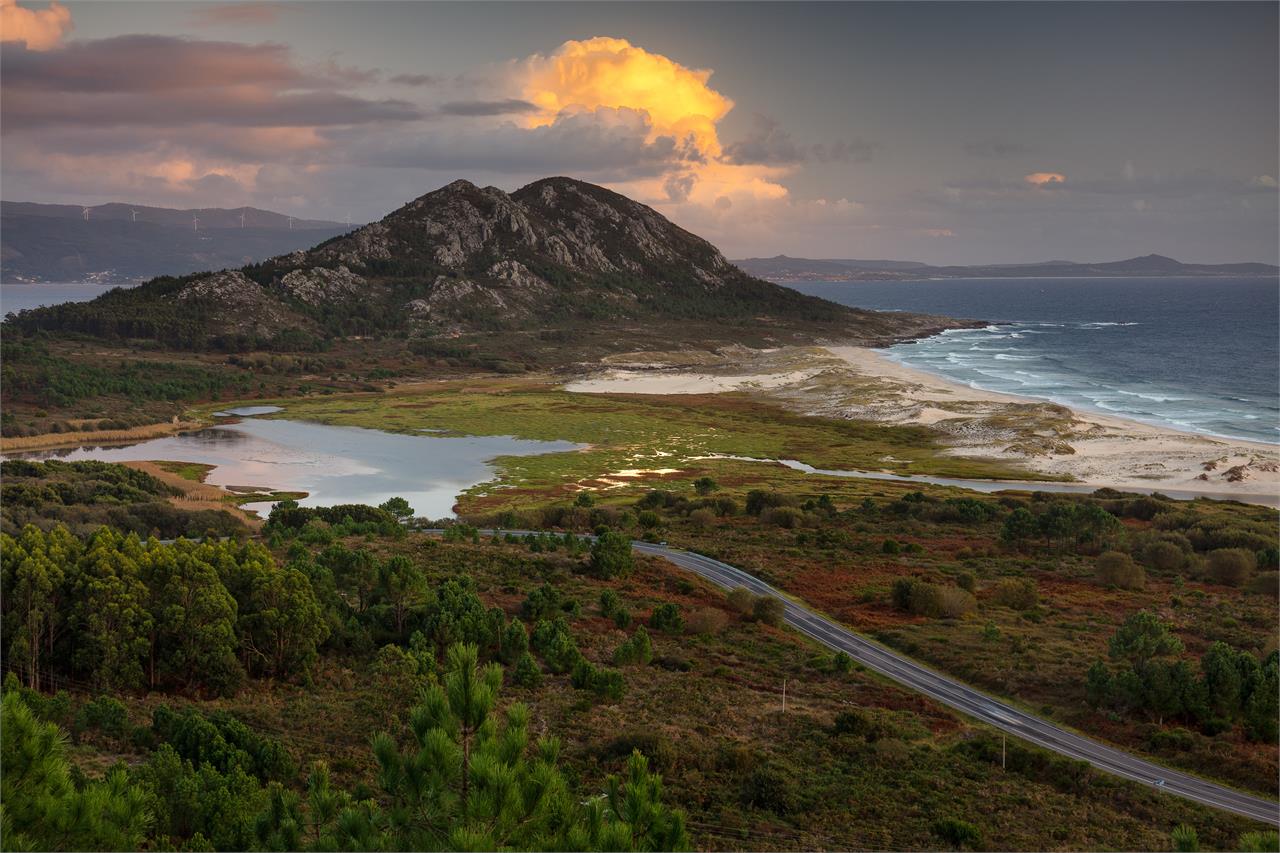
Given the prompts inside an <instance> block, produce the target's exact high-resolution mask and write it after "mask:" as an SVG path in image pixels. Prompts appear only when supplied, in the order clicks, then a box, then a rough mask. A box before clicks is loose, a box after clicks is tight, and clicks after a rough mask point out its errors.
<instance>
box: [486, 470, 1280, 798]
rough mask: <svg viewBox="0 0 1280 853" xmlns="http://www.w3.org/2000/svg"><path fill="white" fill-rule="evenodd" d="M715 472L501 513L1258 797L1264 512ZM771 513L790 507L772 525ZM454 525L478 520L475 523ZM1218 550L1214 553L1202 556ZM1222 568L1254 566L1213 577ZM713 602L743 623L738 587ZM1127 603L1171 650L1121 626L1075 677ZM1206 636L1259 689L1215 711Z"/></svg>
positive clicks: (1264, 643) (1271, 537) (1269, 579)
mask: <svg viewBox="0 0 1280 853" xmlns="http://www.w3.org/2000/svg"><path fill="white" fill-rule="evenodd" d="M736 470H737V471H741V470H742V469H736ZM718 482H720V483H721V484H722V485H721V489H720V490H719V491H717V492H716V493H714V494H713V495H705V496H704V495H699V494H698V493H697V489H696V488H694V487H693V485H692V482H690V483H689V484H687V485H685V486H684V487H683V488H681V487H680V484H679V482H677V481H667V482H664V483H663V485H664V488H662V489H651V490H650V491H648V492H639V493H638V492H637V491H635V490H628V491H626V492H624V491H622V490H617V491H616V492H615V491H612V490H611V491H607V492H603V493H602V494H603V495H607V496H608V498H607V499H606V500H604V501H598V502H597V504H596V505H595V506H594V507H592V508H591V509H590V510H588V511H585V512H582V513H578V512H577V511H576V510H572V509H566V508H565V504H564V503H563V500H564V499H559V500H557V496H558V493H557V492H556V491H555V490H554V489H548V490H546V491H544V492H542V493H538V494H537V496H536V497H535V495H534V494H533V493H531V494H530V495H529V496H528V498H527V500H528V501H529V502H530V503H531V504H533V503H534V501H535V500H542V501H544V503H543V505H542V506H541V507H540V508H536V509H534V508H530V509H526V510H524V511H522V512H520V513H509V514H508V518H507V519H506V521H505V522H504V523H511V524H516V523H518V524H519V525H521V526H532V527H540V526H560V527H564V528H569V529H578V530H590V529H592V528H593V527H594V526H596V525H600V524H605V525H613V526H617V527H621V528H622V529H624V530H626V531H628V532H629V533H630V535H631V536H633V537H647V538H650V539H657V538H662V539H666V540H669V541H671V542H672V544H673V545H676V546H679V547H686V548H691V549H694V550H698V551H701V552H703V553H707V554H708V555H710V556H714V557H717V558H719V559H723V560H725V561H727V562H729V563H732V564H734V565H737V566H741V567H743V568H745V569H747V570H748V571H751V572H753V573H754V574H756V575H757V576H759V577H761V578H763V579H765V580H767V581H769V582H770V583H772V584H774V585H775V586H779V587H781V588H782V589H784V590H786V591H787V592H790V593H792V594H794V595H796V596H797V597H799V598H801V599H803V600H805V601H806V602H808V603H810V604H812V605H814V606H817V607H818V608H820V609H822V610H824V611H825V612H827V613H828V614H830V615H833V616H835V617H837V618H840V619H842V620H843V621H845V622H846V623H847V624H850V625H852V626H856V627H858V628H860V629H862V630H864V631H866V632H868V633H870V634H872V635H873V636H874V637H875V638H877V639H879V640H880V641H882V642H884V643H887V644H889V645H891V646H894V647H896V648H898V649H900V650H902V651H905V652H907V653H908V654H911V655H914V656H917V657H920V658H923V659H924V660H926V661H928V662H929V663H931V664H932V665H934V666H938V667H939V668H941V669H943V670H946V671H949V672H951V673H953V674H954V675H956V676H958V677H959V678H961V679H963V680H966V681H968V682H970V683H974V684H976V685H978V686H980V687H982V688H984V689H987V690H989V691H991V692H993V693H995V694H998V695H1003V696H1006V697H1008V698H1009V699H1011V700H1013V701H1015V702H1019V703H1021V704H1023V705H1024V706H1026V707H1028V708H1029V709H1031V710H1034V711H1035V712H1037V713H1044V714H1048V715H1050V716H1052V717H1053V718H1054V719H1055V720H1057V721H1060V722H1064V723H1066V724H1068V725H1072V726H1075V727H1076V728H1079V729H1082V730H1084V731H1087V732H1089V733H1091V734H1094V735H1096V736H1099V737H1102V738H1104V739H1108V740H1112V741H1114V742H1117V743H1118V744H1119V745H1121V746H1124V747H1126V748H1128V749H1131V750H1135V751H1138V752H1145V753H1148V754H1150V755H1152V756H1153V757H1154V758H1156V759H1157V760H1159V761H1164V762H1167V763H1171V764H1174V765H1176V766H1181V767H1185V768H1187V769H1190V770H1193V771H1195V772H1200V773H1203V774H1205V775H1208V776H1211V777H1216V778H1220V779H1226V780H1229V781H1231V782H1234V783H1236V784H1238V785H1242V786H1245V787H1251V788H1254V789H1257V790H1261V791H1268V792H1269V791H1274V790H1275V787H1274V786H1275V776H1276V772H1275V771H1276V766H1277V765H1276V752H1275V748H1274V746H1275V743H1276V740H1275V736H1274V735H1272V734H1271V731H1272V727H1271V726H1270V725H1269V724H1268V721H1269V720H1273V719H1275V718H1276V717H1277V716H1280V714H1278V713H1277V712H1276V711H1275V710H1274V709H1273V708H1272V707H1270V706H1269V705H1268V704H1267V703H1266V701H1265V700H1266V699H1267V698H1269V697H1270V695H1271V692H1272V691H1270V683H1271V682H1270V681H1268V680H1267V679H1270V678H1271V675H1270V674H1269V673H1270V672H1271V671H1272V669H1271V668H1272V666H1273V664H1272V663H1270V661H1272V660H1273V658H1274V655H1273V652H1275V650H1276V648H1277V645H1280V642H1278V640H1280V638H1277V636H1276V632H1275V630H1274V626H1275V624H1276V619H1277V611H1276V595H1275V587H1276V581H1275V575H1274V574H1273V573H1272V572H1271V570H1270V569H1269V568H1268V569H1266V570H1262V567H1270V566H1271V565H1272V562H1271V561H1272V560H1273V557H1272V555H1271V549H1273V548H1274V547H1275V542H1276V530H1275V527H1274V511H1272V510H1269V509H1265V508H1262V507H1248V506H1241V505H1232V504H1224V503H1218V502H1212V501H1197V502H1175V501H1170V500H1168V499H1165V498H1161V497H1159V496H1155V497H1137V496H1131V495H1123V494H1121V493H1118V492H1114V491H1110V490H1101V491H1099V492H1097V493H1095V494H1094V495H1090V496H1059V495H1049V494H1042V493H1032V494H1026V493H1022V494H1017V493H1008V494H1005V495H1003V496H999V497H972V496H966V497H956V496H955V495H956V492H954V491H953V490H947V489H935V488H930V489H927V490H919V489H916V488H914V487H912V486H909V485H906V484H895V483H884V482H869V481H862V482H859V481H856V480H852V481H851V480H843V479H841V480H827V479H821V478H810V479H807V480H804V479H798V478H791V477H789V476H787V475H786V474H779V475H777V476H775V477H773V478H771V479H770V480H769V481H768V482H769V485H770V487H769V488H760V487H759V486H758V485H757V481H756V480H754V478H753V477H751V476H748V475H746V474H745V473H743V474H741V475H739V476H734V477H725V476H724V475H723V474H721V475H720V478H719V480H718ZM778 510H786V511H788V513H787V520H786V522H785V524H779V517H778V516H776V512H777V511H778ZM646 513H647V514H648V515H647V516H646V515H645V514H646ZM472 518H473V520H476V521H478V522H479V523H482V524H487V523H489V522H490V521H491V520H492V518H493V516H488V515H475V516H473V517H472ZM890 545H891V546H892V547H889V546H890ZM1223 549H1230V550H1232V554H1231V555H1230V556H1229V557H1226V558H1224V557H1222V556H1217V557H1215V554H1216V553H1217V552H1219V551H1221V550H1223ZM1241 553H1247V554H1248V555H1249V556H1250V557H1252V562H1251V563H1250V561H1249V560H1248V559H1246V558H1244V557H1242V556H1241ZM1224 559H1225V560H1228V561H1230V562H1232V563H1238V562H1245V563H1246V564H1247V565H1256V566H1258V567H1259V569H1258V570H1256V571H1255V573H1254V575H1253V577H1251V578H1250V579H1249V580H1248V581H1246V582H1245V583H1244V584H1243V585H1241V586H1234V585H1230V584H1227V583H1224V582H1223V581H1224V580H1227V579H1226V578H1224V577H1223V576H1222V574H1221V571H1220V564H1221V563H1222V561H1223V560H1224ZM1230 580H1232V581H1233V582H1235V581H1238V580H1239V578H1231V579H1230ZM725 604H726V605H727V609H728V610H730V611H732V612H734V613H737V614H741V615H742V616H743V617H747V618H753V617H755V616H756V613H755V608H756V607H757V601H756V599H755V597H754V596H752V595H751V594H750V593H749V592H748V591H746V590H735V591H733V592H731V593H730V594H729V596H728V597H727V599H726V601H725ZM759 606H761V607H769V606H776V605H768V604H765V603H760V604H759ZM1144 610H1146V611H1151V612H1154V613H1158V614H1159V619H1160V620H1161V621H1162V622H1164V623H1167V625H1168V626H1169V630H1170V633H1171V636H1174V637H1175V638H1177V639H1178V640H1179V643H1180V645H1179V646H1178V647H1176V648H1175V649H1173V650H1161V651H1159V654H1156V655H1154V656H1153V658H1154V659H1153V660H1152V661H1151V662H1150V663H1149V664H1148V663H1146V660H1147V659H1146V658H1143V657H1142V654H1141V652H1140V649H1141V640H1142V637H1141V632H1138V633H1137V635H1135V637H1134V638H1133V639H1132V641H1131V643H1129V644H1128V645H1132V648H1133V649H1134V651H1133V652H1131V653H1130V652H1126V653H1122V654H1121V657H1119V658H1116V659H1115V660H1114V661H1113V662H1106V663H1102V664H1099V665H1097V666H1095V667H1093V669H1092V670H1091V668H1090V667H1091V665H1092V664H1093V663H1094V661H1095V660H1097V659H1098V658H1107V657H1108V656H1109V649H1108V639H1109V638H1110V637H1111V636H1112V635H1114V634H1116V633H1117V632H1121V633H1123V632H1122V631H1121V629H1122V626H1124V625H1125V621H1126V619H1128V618H1129V617H1131V616H1134V614H1138V613H1141V612H1142V611H1144ZM759 615H760V616H762V617H764V618H756V619H755V621H757V622H762V623H764V624H769V622H770V621H773V620H776V621H778V622H780V619H781V612H780V611H779V612H778V614H777V615H776V616H775V617H769V616H768V615H766V614H763V613H762V614H759ZM696 616H697V614H696V613H694V612H686V613H683V614H682V620H683V623H684V626H685V627H686V628H688V629H689V630H690V632H691V634H692V635H695V636H696V635H701V634H702V633H703V632H704V631H709V632H714V631H715V630H717V629H716V627H715V626H714V624H710V625H709V626H707V627H704V626H703V625H702V624H701V623H700V622H699V620H698V619H696ZM1135 618H1137V617H1135ZM695 623H698V624H697V630H694V627H693V626H694V624H695ZM1126 630H1128V629H1126ZM1215 642H1221V643H1224V644H1226V647H1227V648H1229V649H1231V650H1232V654H1233V655H1241V656H1244V657H1247V658H1248V661H1251V662H1252V663H1248V661H1245V660H1244V658H1237V657H1233V658H1232V659H1233V660H1235V661H1237V668H1238V669H1239V671H1240V672H1241V673H1242V675H1241V678H1242V680H1243V683H1247V684H1250V685H1255V686H1256V685H1262V686H1263V687H1264V688H1265V689H1263V690H1261V691H1256V690H1252V689H1250V690H1248V691H1245V692H1243V693H1241V694H1239V695H1238V696H1237V701H1236V704H1234V705H1232V706H1230V707H1229V708H1228V707H1225V706H1224V707H1223V708H1221V709H1219V710H1216V711H1215V710H1213V709H1212V708H1209V709H1207V710H1205V709H1204V706H1203V703H1199V702H1197V700H1196V697H1197V696H1198V695H1199V694H1200V693H1201V692H1202V691H1203V684H1202V682H1203V680H1204V677H1203V676H1202V675H1201V671H1200V663H1199V662H1200V661H1201V659H1202V658H1204V656H1205V654H1206V653H1207V651H1208V650H1209V648H1210V647H1211V646H1213V644H1214V643H1215ZM1122 645H1126V644H1125V643H1122ZM1132 655H1138V657H1136V658H1135V657H1132ZM1212 659H1213V657H1210V660H1212ZM1104 676H1105V678H1104ZM1251 709H1252V710H1251Z"/></svg>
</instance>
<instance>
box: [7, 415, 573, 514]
mask: <svg viewBox="0 0 1280 853" xmlns="http://www.w3.org/2000/svg"><path fill="white" fill-rule="evenodd" d="M579 447H580V445H577V444H573V443H572V442H567V441H526V440H522V439H516V438H511V437H509V436H464V437H441V436H429V435H397V434H395V433H388V432H380V431H378V430H372V429H361V428H359V427H335V426H325V425H323V424H312V423H303V422H300V421H288V420H267V421H263V420H245V421H242V422H240V423H236V424H226V425H223V426H216V427H210V428H208V429H202V430H199V431H196V432H189V433H181V434H179V435H173V436H166V437H164V438H157V439H152V440H150V441H144V442H139V443H137V444H130V445H115V446H89V445H86V446H82V447H76V448H63V449H59V450H45V451H38V452H28V453H13V454H7V455H6V456H5V458H26V459H66V460H69V461H73V460H77V459H98V460H102V461H104V462H127V461H137V460H157V461H175V462H199V463H202V464H206V465H214V466H216V467H215V468H214V469H213V471H211V472H210V474H209V477H208V479H207V482H209V483H211V484H213V485H216V486H253V487H260V488H264V489H274V490H278V491H299V492H307V493H308V497H307V498H305V499H303V500H302V501H300V502H301V503H302V504H303V505H304V506H329V505H332V504H340V503H363V504H380V503H382V502H383V501H385V500H386V499H387V498H390V497H392V496H395V495H399V496H401V497H403V498H405V499H406V500H407V501H409V504H410V506H412V507H413V508H414V511H415V512H416V513H417V514H418V515H421V516H428V517H432V518H441V517H444V516H448V515H451V514H452V512H453V503H454V500H455V499H456V497H457V495H458V494H460V493H461V492H463V491H465V490H467V489H469V488H471V487H472V486H474V485H476V484H477V483H483V482H485V481H486V480H489V479H491V478H492V477H493V473H494V470H493V467H492V466H491V465H489V464H488V461H489V460H491V459H493V458H494V457H496V456H533V455H537V454H540V453H560V452H565V451H569V450H577V449H579ZM250 508H252V509H259V510H266V509H269V505H264V506H252V507H250Z"/></svg>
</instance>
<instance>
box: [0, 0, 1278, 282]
mask: <svg viewBox="0 0 1280 853" xmlns="http://www.w3.org/2000/svg"><path fill="white" fill-rule="evenodd" d="M1277 8H1278V6H1277V4H1275V3H1270V2H1259V3H1242V4H1236V3H1205V4H1196V3H1167V4H1166V3H1158V2H1151V3H1133V4H1126V3H1062V4H1057V3H1025V4H1014V3H998V4H967V3H943V4H932V3H875V4H872V3H862V4H837V3H820V4H803V3H780V4H766V3H743V4H726V3H714V4H711V3H708V4H687V3H682V4H678V5H664V4H656V3H633V4H615V3H601V4H584V3H571V4H543V3H516V4H499V3H469V4H457V5H454V4H446V3H412V2H401V3H377V2H360V3H343V2H292V3H177V2H167V3H117V2H110V0H99V2H92V3H74V2H72V3H64V4H59V3H54V4H48V3H42V2H22V3H17V2H16V0H0V14H2V18H0V33H2V35H3V39H4V43H3V47H2V48H0V122H2V124H0V130H2V132H3V148H2V149H0V172H2V175H0V179H2V181H3V185H2V187H0V191H2V192H3V196H4V198H6V199H10V200H23V201H50V202H69V203H83V204H95V203H100V202H105V201H125V202H133V203H138V204H153V205H163V206H175V207H205V206H222V207H236V206H240V205H244V204H250V205H255V206H258V207H265V208H269V209H273V210H278V211H281V212H283V213H288V214H293V215H295V216H302V217H307V218H324V219H335V220H341V219H343V218H345V217H346V216H348V215H350V216H351V218H352V220H353V221H367V220H372V219H377V218H380V217H381V216H382V215H384V214H385V213H387V212H389V211H390V210H392V209H394V208H395V207H397V206H399V205H400V204H402V203H404V202H405V201H407V200H409V199H411V198H413V197H416V196H418V195H421V194H423V193H425V192H428V191H430V190H432V189H435V188H436V187H439V186H441V185H443V184H445V183H448V182H449V181H451V180H453V179H455V178H458V177H465V178H468V179H470V180H472V181H475V182H476V183H479V184H482V185H486V184H494V185H496V186H499V187H502V188H503V189H507V190H512V189H515V188H517V187H519V186H521V185H523V184H525V183H527V182H529V181H531V180H534V179H537V178H540V177H545V176H547V175H553V174H561V175H571V176H574V177H578V178H582V179H584V180H589V181H594V182H597V183H601V184H605V185H607V186H610V187H612V188H614V189H616V190H618V191H620V192H624V193H626V194H628V195H631V196H633V197H635V198H637V199H639V200H641V201H644V202H646V203H648V204H651V205H653V206H654V207H656V208H658V209H659V210H660V211H661V212H663V213H664V214H666V215H667V216H670V217H671V218H672V219H674V220H675V221H676V222H677V223H679V224H680V225H683V226H684V227H686V228H688V229H690V230H692V231H694V232H695V233H698V234H701V235H702V236H705V237H707V238H708V239H710V240H711V241H712V242H714V243H716V244H717V245H718V246H720V247H721V248H722V249H723V250H724V251H725V253H726V254H728V255H730V256H731V257H743V256H749V255H759V256H767V255H774V254H778V253H785V254H790V255H799V256H810V257H843V258H898V259H910V260H921V261H927V262H934V263H984V262H990V263H999V262H1021V261H1040V260H1049V259H1068V260H1115V259H1119V258H1124V257H1129V256H1133V255H1139V254H1146V253H1149V252H1157V253H1160V254H1167V255H1171V256H1173V257H1176V258H1178V259H1180V260H1186V261H1197V262H1227V261H1267V262H1271V263H1275V262H1276V261H1277V260H1278V258H1277V254H1278V249H1277V227H1278V217H1277V203H1278V202H1277V199H1278V195H1277V182H1276V178H1277V175H1280V167H1278V166H1277V157H1278V156H1280V155H1278V154H1277V151H1278V150H1280V139H1278V136H1277V125H1278V123H1280V113H1278V106H1277V104H1278V103H1280V92H1278V91H1277V80H1278V79H1280V66H1278V59H1277V43H1278V33H1277V26H1278V19H1277Z"/></svg>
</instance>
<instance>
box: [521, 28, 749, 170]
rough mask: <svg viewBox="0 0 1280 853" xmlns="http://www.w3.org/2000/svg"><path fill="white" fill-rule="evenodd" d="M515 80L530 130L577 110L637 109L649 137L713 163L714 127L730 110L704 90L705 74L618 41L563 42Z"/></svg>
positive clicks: (707, 73)
mask: <svg viewBox="0 0 1280 853" xmlns="http://www.w3.org/2000/svg"><path fill="white" fill-rule="evenodd" d="M518 77H519V78H520V79H521V81H522V84H523V85H522V88H523V91H524V99H525V100H527V101H530V102H532V103H534V104H537V106H538V109H539V112H538V113H537V114H535V115H532V116H530V117H529V120H528V124H529V126H531V127H537V126H539V125H542V124H550V123H551V122H552V121H554V120H555V117H556V116H558V115H560V113H562V112H565V111H572V110H577V109H588V110H594V109H596V108H597V107H613V108H619V107H629V108H633V109H642V110H644V111H645V112H646V113H647V114H648V116H649V121H650V124H651V126H652V134H653V135H654V136H655V137H656V136H676V137H686V136H692V137H693V138H694V140H695V141H696V143H697V145H698V146H699V148H700V149H702V150H703V151H705V152H706V153H707V154H708V155H713V156H714V155H719V153H720V140H719V138H718V136H717V134H716V127H715V125H716V122H718V121H720V119H722V118H724V116H725V115H726V114H727V113H728V112H729V110H731V109H733V101H731V100H729V99H728V98H726V97H725V96H724V95H721V94H720V93H719V92H717V91H716V90H715V89H712V88H711V87H710V86H709V85H708V84H707V81H708V80H709V79H710V78H711V71H709V70H699V69H693V68H687V67H685V66H684V65H681V64H680V63H678V62H675V61H673V60H671V59H668V58H667V57H665V56H663V55H661V54H657V53H650V52H649V51H647V50H645V49H644V48H642V47H636V46H634V45H632V44H631V43H630V42H628V41H627V40H626V39H619V38H609V37H605V36H599V37H596V38H593V39H587V40H585V41H574V40H571V41H566V42H565V43H564V44H562V45H560V48H559V49H558V50H556V51H555V52H553V53H551V54H549V55H546V56H543V55H541V54H534V55H533V56H531V57H529V58H528V59H526V60H524V62H523V63H521V64H520V67H519V71H518Z"/></svg>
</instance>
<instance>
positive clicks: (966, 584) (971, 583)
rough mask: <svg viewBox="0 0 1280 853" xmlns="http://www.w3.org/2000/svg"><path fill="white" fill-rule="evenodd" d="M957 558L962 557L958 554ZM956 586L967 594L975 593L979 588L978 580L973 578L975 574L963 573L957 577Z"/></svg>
mask: <svg viewBox="0 0 1280 853" xmlns="http://www.w3.org/2000/svg"><path fill="white" fill-rule="evenodd" d="M956 556H957V557H958V556H960V555H959V554H957V555H956ZM956 586H958V587H960V588H961V589H963V590H964V591H965V592H973V591H974V589H976V588H977V586H978V579H977V578H975V577H974V576H973V572H961V573H960V574H958V575H956Z"/></svg>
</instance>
